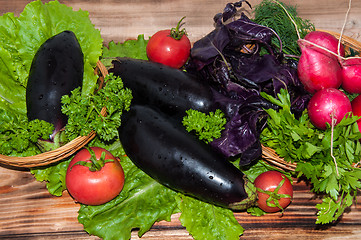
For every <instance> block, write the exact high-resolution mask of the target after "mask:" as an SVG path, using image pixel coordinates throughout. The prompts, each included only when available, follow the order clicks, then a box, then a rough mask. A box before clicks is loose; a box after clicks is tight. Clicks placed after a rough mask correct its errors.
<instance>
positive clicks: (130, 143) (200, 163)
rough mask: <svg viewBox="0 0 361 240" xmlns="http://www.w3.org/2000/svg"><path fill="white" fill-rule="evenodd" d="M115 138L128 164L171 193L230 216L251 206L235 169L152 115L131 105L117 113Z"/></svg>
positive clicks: (251, 193) (250, 190) (250, 192)
mask: <svg viewBox="0 0 361 240" xmlns="http://www.w3.org/2000/svg"><path fill="white" fill-rule="evenodd" d="M119 136H120V141H121V143H122V146H123V148H124V150H125V152H126V154H127V155H128V156H129V158H130V159H131V160H132V162H133V163H134V164H135V165H136V166H138V167H139V168H140V169H142V170H143V171H144V172H145V173H147V174H148V175H149V176H151V177H152V178H153V179H155V180H157V181H158V182H159V183H161V184H163V185H165V186H167V187H169V188H171V189H173V190H176V191H179V192H182V193H184V194H187V195H190V196H193V197H195V198H197V199H199V200H202V201H205V202H208V203H212V204H215V205H218V206H221V207H225V208H230V209H232V210H243V209H246V208H247V207H249V206H251V205H252V204H253V203H254V202H255V200H256V194H255V189H254V186H253V184H252V183H251V182H249V181H248V180H247V178H246V177H245V175H244V174H243V173H242V172H241V171H240V170H239V169H238V168H236V167H235V166H234V165H232V163H230V162H229V161H228V160H227V159H225V158H224V157H223V156H221V155H220V154H219V153H217V152H215V151H214V150H213V149H211V147H210V146H209V145H207V144H206V143H204V142H202V141H200V140H199V139H197V138H195V137H194V136H193V135H192V134H189V133H188V132H187V131H186V130H185V129H184V127H183V126H182V125H181V124H180V123H179V122H178V121H174V118H172V117H170V116H168V115H166V114H164V113H162V112H161V111H160V110H158V109H153V108H151V107H149V106H140V105H132V106H131V108H130V110H129V112H125V113H123V116H122V125H121V127H120V128H119Z"/></svg>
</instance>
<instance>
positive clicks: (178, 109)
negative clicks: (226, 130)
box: [109, 58, 216, 116]
mask: <svg viewBox="0 0 361 240" xmlns="http://www.w3.org/2000/svg"><path fill="white" fill-rule="evenodd" d="M112 63H113V68H111V69H110V70H109V72H111V73H114V75H116V76H119V77H120V78H121V79H122V80H123V83H124V86H125V87H127V88H129V89H131V90H132V94H133V103H135V104H141V105H151V106H157V107H158V108H159V109H160V110H162V111H163V112H165V113H167V114H168V115H173V116H176V115H180V116H184V115H185V111H186V110H188V109H194V110H198V111H201V112H206V113H207V112H210V111H214V110H215V109H216V107H215V106H214V105H215V102H214V100H213V93H212V90H211V88H210V87H209V85H208V84H206V83H205V82H202V81H200V80H199V79H197V78H196V77H195V76H193V75H190V74H188V73H186V72H184V71H182V70H179V69H175V68H171V67H168V66H166V65H163V64H160V63H155V62H151V61H146V60H139V59H132V58H116V60H113V62H112Z"/></svg>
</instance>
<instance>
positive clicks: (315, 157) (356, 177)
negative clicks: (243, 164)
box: [261, 89, 361, 224]
mask: <svg viewBox="0 0 361 240" xmlns="http://www.w3.org/2000/svg"><path fill="white" fill-rule="evenodd" d="M262 96H263V97H265V98H266V99H268V100H270V101H271V102H273V103H275V104H277V105H278V106H280V107H281V109H280V110H279V111H276V110H274V109H268V110H266V111H267V112H268V113H269V115H270V118H269V120H268V125H267V128H266V129H265V130H264V131H263V132H262V135H261V141H262V143H263V144H264V145H267V146H268V147H271V148H272V149H274V150H276V152H277V154H278V155H279V156H280V157H283V158H284V159H285V160H286V161H289V162H295V163H297V168H296V170H295V173H296V174H297V176H298V177H300V176H305V177H306V178H307V179H308V180H309V181H310V183H311V184H312V186H313V188H312V191H313V192H315V193H317V194H321V195H323V202H322V203H321V204H318V205H317V206H316V207H317V209H318V213H317V216H318V218H317V221H316V223H318V224H326V223H330V222H333V221H335V220H337V219H338V218H339V217H340V216H341V215H342V213H343V212H344V210H345V208H347V207H349V206H351V204H352V203H353V201H354V200H356V192H357V190H358V189H360V188H361V181H360V180H361V169H359V168H355V167H354V164H356V163H358V162H359V160H360V151H361V145H360V142H359V139H360V137H361V133H360V132H359V130H358V127H357V123H356V121H357V120H358V119H359V117H356V116H353V115H350V116H348V117H345V118H344V119H343V120H342V121H341V122H340V123H339V124H338V125H336V126H335V127H334V129H333V138H332V129H331V127H328V129H327V130H326V131H322V130H319V129H316V128H315V127H314V126H313V125H312V124H311V123H310V121H309V119H308V115H307V111H305V112H304V113H303V115H302V116H301V118H300V119H296V118H295V117H294V115H293V114H292V113H291V111H290V101H289V99H290V98H289V95H288V92H287V91H286V90H284V89H282V90H281V93H280V94H278V99H275V98H273V97H271V96H270V95H267V94H264V93H262ZM331 143H332V144H331ZM331 147H332V148H333V149H332V150H333V151H332V154H331Z"/></svg>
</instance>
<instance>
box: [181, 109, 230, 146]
mask: <svg viewBox="0 0 361 240" xmlns="http://www.w3.org/2000/svg"><path fill="white" fill-rule="evenodd" d="M186 113H187V115H186V116H185V117H184V118H183V121H182V123H183V125H184V126H185V127H186V130H187V131H188V132H192V131H194V132H195V133H196V134H197V135H198V136H199V139H200V140H203V141H205V142H206V143H209V142H211V141H212V140H213V139H215V138H219V137H221V131H222V130H223V129H224V125H225V124H226V121H227V120H226V118H225V116H224V113H223V112H222V111H221V110H219V109H217V110H216V111H215V112H210V113H209V114H206V113H202V112H199V111H196V110H193V109H189V110H187V111H186Z"/></svg>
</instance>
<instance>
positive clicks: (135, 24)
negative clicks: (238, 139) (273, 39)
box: [0, 0, 361, 43]
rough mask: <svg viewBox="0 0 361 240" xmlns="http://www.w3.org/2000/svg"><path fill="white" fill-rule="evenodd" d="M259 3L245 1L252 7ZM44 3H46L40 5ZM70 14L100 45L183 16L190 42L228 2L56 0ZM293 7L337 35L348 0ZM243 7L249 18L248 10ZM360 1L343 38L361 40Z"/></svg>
mask: <svg viewBox="0 0 361 240" xmlns="http://www.w3.org/2000/svg"><path fill="white" fill-rule="evenodd" d="M260 1H261V0H249V2H250V3H251V4H252V5H256V4H258V3H259V2H260ZM29 2H30V1H26V0H14V1H3V2H2V4H1V6H0V14H3V13H4V12H15V14H16V15H18V14H19V13H20V12H21V11H22V10H23V8H24V7H25V5H26V4H27V3H29ZM43 2H48V1H43ZM59 2H61V3H64V4H66V5H68V6H70V7H72V8H73V9H74V10H78V9H82V10H86V11H88V12H89V17H90V18H91V20H92V22H93V23H94V25H95V27H96V28H97V29H99V30H100V31H101V33H102V36H103V39H104V41H105V42H106V43H107V42H109V41H115V42H123V41H124V40H126V39H130V38H136V37H137V36H138V34H144V35H145V37H146V38H147V37H150V36H151V35H152V34H154V33H155V32H156V31H158V30H160V29H165V28H170V27H174V26H175V25H176V24H177V22H178V21H179V20H180V19H181V18H182V17H183V16H186V20H185V22H186V25H185V27H186V28H187V31H188V33H189V38H190V40H191V42H194V41H196V40H197V39H199V38H201V37H203V36H204V35H206V34H207V33H208V32H210V31H211V30H212V29H213V16H214V15H215V14H216V13H218V12H221V11H222V10H223V8H224V7H225V5H226V3H228V2H232V1H228V0H200V1H193V0H181V1H170V0H145V1H139V0H138V1H116V0H105V1H97V0H60V1H59ZM283 2H285V3H287V4H290V5H293V6H296V7H297V10H298V13H299V15H300V16H301V17H303V18H306V19H309V20H311V22H313V23H314V24H315V25H316V27H317V28H320V29H325V30H331V31H336V32H340V31H341V29H342V26H343V23H344V19H345V15H346V11H347V9H348V3H349V0H318V1H317V4H315V1H314V0H284V1H283ZM244 6H245V10H247V11H248V12H249V13H250V14H252V10H249V8H248V6H246V4H245V5H244ZM359 16H361V1H356V0H353V1H352V8H351V11H350V13H349V17H348V19H347V23H346V28H345V32H344V34H345V35H348V36H351V37H353V38H355V39H357V40H361V35H360V34H361V19H360V18H359Z"/></svg>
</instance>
